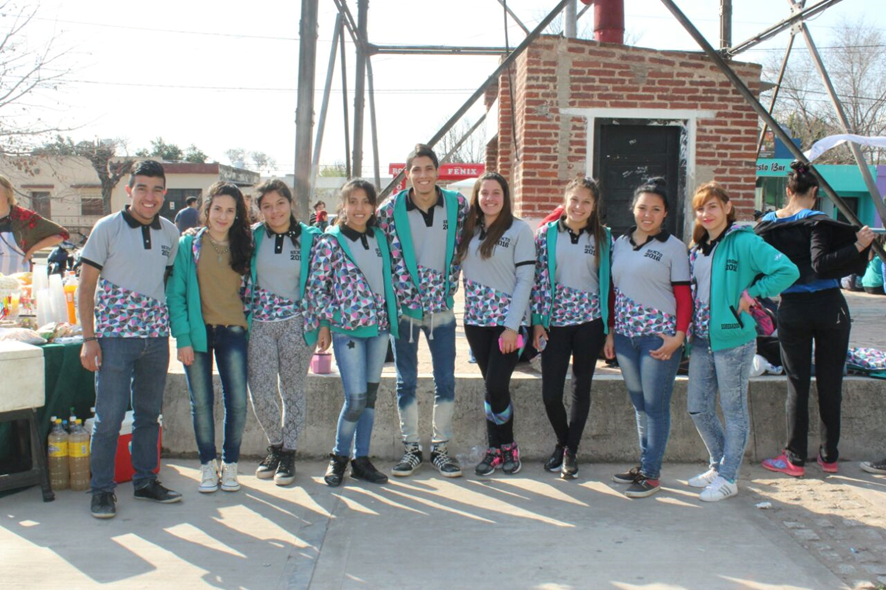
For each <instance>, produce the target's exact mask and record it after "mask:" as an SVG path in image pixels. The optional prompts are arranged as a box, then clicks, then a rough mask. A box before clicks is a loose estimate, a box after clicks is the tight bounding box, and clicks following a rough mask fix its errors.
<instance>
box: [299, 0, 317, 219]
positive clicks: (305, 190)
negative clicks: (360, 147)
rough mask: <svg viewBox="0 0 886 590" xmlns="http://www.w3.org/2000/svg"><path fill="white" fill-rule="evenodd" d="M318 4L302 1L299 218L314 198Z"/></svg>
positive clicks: (304, 216)
mask: <svg viewBox="0 0 886 590" xmlns="http://www.w3.org/2000/svg"><path fill="white" fill-rule="evenodd" d="M317 4H318V0H302V4H301V20H300V21H299V32H298V37H299V51H298V105H297V107H296V110H295V182H294V185H295V186H294V188H295V206H296V212H295V213H296V217H297V218H298V219H307V218H308V203H309V202H310V199H311V139H312V138H313V135H314V76H315V74H316V69H317V36H318V32H317V27H318V22H317V12H318V11H317Z"/></svg>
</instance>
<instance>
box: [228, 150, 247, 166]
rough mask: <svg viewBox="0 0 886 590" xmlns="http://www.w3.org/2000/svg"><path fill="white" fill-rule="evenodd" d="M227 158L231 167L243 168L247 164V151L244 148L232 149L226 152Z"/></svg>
mask: <svg viewBox="0 0 886 590" xmlns="http://www.w3.org/2000/svg"><path fill="white" fill-rule="evenodd" d="M225 157H226V158H227V159H228V162H230V163H231V166H242V165H243V163H244V162H246V150H244V149H243V148H231V149H229V150H225Z"/></svg>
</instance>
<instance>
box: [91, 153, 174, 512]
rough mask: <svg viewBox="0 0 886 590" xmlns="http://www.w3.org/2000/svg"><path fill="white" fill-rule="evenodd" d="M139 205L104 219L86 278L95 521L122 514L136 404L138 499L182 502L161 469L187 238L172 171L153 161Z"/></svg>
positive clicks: (141, 179) (136, 170)
mask: <svg viewBox="0 0 886 590" xmlns="http://www.w3.org/2000/svg"><path fill="white" fill-rule="evenodd" d="M126 194H127V195H129V201H130V203H129V205H127V206H126V208H125V209H124V210H123V211H119V212H117V213H114V214H112V215H108V216H107V217H103V218H101V219H100V220H99V221H98V223H96V224H95V227H94V228H93V230H92V233H91V234H90V236H89V240H88V241H87V242H86V246H85V247H84V248H83V255H82V260H83V268H82V269H81V272H80V303H79V305H80V321H81V322H82V324H83V346H82V348H81V350H80V362H81V363H82V364H83V367H84V368H85V369H86V370H88V371H94V372H95V425H94V427H93V431H92V452H91V455H90V468H91V469H92V483H91V486H92V502H91V506H90V510H91V512H92V516H94V517H95V518H113V517H114V516H115V515H116V514H117V508H116V503H117V497H116V496H115V495H114V488H115V486H116V484H115V483H114V461H115V457H116V455H117V439H118V437H119V435H120V426H121V424H122V423H123V418H124V416H125V414H126V410H127V409H128V408H129V406H130V404H132V410H133V413H134V414H135V421H134V422H133V425H132V466H133V468H134V469H135V475H134V476H133V477H132V488H133V490H134V496H135V498H136V499H137V500H151V501H154V502H160V503H163V504H169V503H173V502H178V501H180V500H181V494H179V493H178V492H174V491H172V490H170V489H167V488H166V487H164V486H163V485H162V484H161V483H160V482H159V481H158V480H157V476H156V474H155V473H154V472H155V470H156V469H157V468H158V457H157V440H158V437H159V434H160V425H159V423H158V417H159V416H160V409H161V407H162V405H163V390H164V388H165V385H166V372H167V369H168V368H169V313H168V310H167V307H166V288H165V281H166V277H167V276H168V274H169V272H171V270H172V266H173V262H174V260H175V257H176V254H177V252H178V240H179V234H178V230H177V229H176V228H175V226H174V225H173V224H172V223H171V222H170V221H168V220H167V219H165V218H164V217H162V216H161V215H160V211H161V210H162V208H163V201H164V197H165V195H166V174H165V172H164V170H163V166H162V165H160V164H159V163H158V162H154V161H152V160H143V161H141V162H138V163H136V164H135V165H134V166H133V167H132V171H131V172H130V176H129V183H128V184H127V185H126Z"/></svg>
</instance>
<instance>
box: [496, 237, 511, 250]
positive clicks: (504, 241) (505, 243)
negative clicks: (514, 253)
mask: <svg viewBox="0 0 886 590" xmlns="http://www.w3.org/2000/svg"><path fill="white" fill-rule="evenodd" d="M496 245H498V246H501V247H502V248H510V247H511V238H506V237H505V236H502V237H500V238H499V239H498V242H496Z"/></svg>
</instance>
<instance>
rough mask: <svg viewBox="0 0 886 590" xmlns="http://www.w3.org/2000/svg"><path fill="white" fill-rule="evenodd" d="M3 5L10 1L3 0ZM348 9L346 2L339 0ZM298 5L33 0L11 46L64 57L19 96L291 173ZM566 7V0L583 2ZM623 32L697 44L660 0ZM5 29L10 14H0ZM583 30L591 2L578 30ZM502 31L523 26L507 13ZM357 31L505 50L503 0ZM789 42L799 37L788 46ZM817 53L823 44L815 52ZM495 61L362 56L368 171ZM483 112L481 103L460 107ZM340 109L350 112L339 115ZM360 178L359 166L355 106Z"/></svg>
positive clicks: (534, 6) (328, 136)
mask: <svg viewBox="0 0 886 590" xmlns="http://www.w3.org/2000/svg"><path fill="white" fill-rule="evenodd" d="M13 2H15V0H13ZM347 2H348V4H349V6H350V7H351V10H352V12H353V13H354V15H355V17H356V0H347ZM677 4H678V6H679V7H680V8H681V10H682V11H683V12H684V13H685V14H687V16H689V17H690V18H691V19H692V20H693V22H695V24H696V26H697V27H699V29H700V30H701V32H702V33H703V34H704V35H705V36H706V37H707V39H708V40H709V41H711V42H712V44H713V45H715V46H716V45H718V38H719V2H717V1H716V0H677ZM879 4H880V2H870V1H869V0H844V1H843V2H840V3H838V4H837V5H835V6H834V7H833V8H831V9H829V10H826V11H825V12H824V13H823V14H822V15H820V16H819V17H817V18H816V19H814V20H812V21H810V22H809V27H810V29H811V31H812V34H813V36H814V38H815V39H816V42H817V43H818V45H819V46H821V47H823V48H826V47H828V46H830V45H832V44H834V43H835V42H836V41H835V40H834V39H833V31H834V27H835V26H836V25H837V24H838V23H839V21H840V20H841V19H847V20H850V21H854V20H858V19H864V20H865V21H867V22H868V23H871V24H873V25H874V26H877V27H879V28H883V29H886V14H884V11H883V10H878V9H876V8H875V5H877V6H879ZM300 5H301V3H300V2H297V1H296V2H293V1H290V2H283V1H280V0H260V1H257V2H253V3H248V4H247V3H245V2H242V1H238V2H233V1H230V0H215V1H212V2H206V1H202V0H189V1H177V2H172V1H170V0H151V2H120V1H119V0H117V1H110V0H78V1H76V2H72V1H70V0H43V1H42V2H40V3H39V5H37V4H29V3H27V2H19V3H18V6H26V7H27V6H36V7H37V9H38V11H37V15H36V18H35V19H34V20H33V21H32V22H31V23H30V24H29V25H28V27H27V28H26V29H25V30H24V31H23V35H24V38H23V39H22V42H23V43H25V44H26V45H27V46H28V47H33V48H38V47H41V46H43V45H44V44H45V43H46V42H47V41H49V40H50V39H52V40H53V47H54V48H55V50H57V51H64V52H66V54H65V55H64V56H62V57H61V58H60V60H59V61H57V62H56V63H55V64H54V65H53V67H54V68H59V69H60V70H67V71H66V72H65V73H63V75H62V76H61V77H60V80H59V86H58V90H57V91H54V92H51V93H43V94H41V95H40V96H38V97H34V98H33V99H32V100H31V101H30V103H29V104H30V108H29V112H28V113H27V114H26V115H25V116H27V117H40V118H41V120H42V121H52V122H57V123H58V125H59V126H60V127H64V128H68V129H70V131H69V132H68V133H67V135H70V136H71V137H73V138H74V139H75V140H82V139H90V140H91V139H95V138H100V139H103V138H121V139H124V140H125V141H126V145H127V148H128V150H129V152H130V153H134V152H135V151H136V150H138V149H140V148H144V147H148V146H149V144H150V141H151V140H152V139H154V138H156V137H158V136H160V137H162V138H163V139H164V140H165V141H166V142H169V143H175V144H177V145H179V146H181V147H182V148H185V147H187V146H189V145H191V144H194V145H196V146H197V147H198V148H200V149H202V150H203V151H204V152H205V153H207V154H208V155H209V156H210V159H211V160H216V161H219V162H222V163H228V160H227V158H226V157H225V155H224V153H225V151H226V150H228V149H231V148H243V149H246V150H248V151H253V150H254V151H262V152H266V153H268V154H269V155H271V156H272V157H273V158H274V159H275V160H276V163H277V170H276V173H277V174H286V173H292V172H293V169H294V161H295V106H296V89H297V87H298V51H299V42H298V31H299V18H300V10H301V8H300ZM555 5H556V2H555V1H554V0H547V1H531V0H510V1H509V2H508V6H509V7H510V8H511V9H512V10H513V11H514V12H515V13H516V14H517V16H518V17H519V18H520V19H521V20H522V21H523V22H524V23H525V24H526V25H527V26H528V27H529V28H530V29H532V28H533V27H534V25H535V23H537V22H538V21H540V20H541V19H542V18H543V17H544V16H545V14H546V13H547V12H548V11H549V10H550V9H551V8H552V7H553V6H555ZM734 5H735V6H734V8H733V40H734V41H735V42H736V43H738V42H739V41H743V40H745V39H747V38H750V37H752V36H754V35H756V34H757V33H759V32H760V31H762V30H763V29H765V28H767V27H768V26H770V25H772V24H775V23H777V22H778V21H780V20H782V19H784V18H786V17H787V16H789V14H790V11H789V3H788V0H784V1H779V0H736V1H735V2H734ZM582 6H583V5H582V4H579V9H581V8H582ZM335 15H336V8H335V4H334V3H333V2H332V0H320V19H319V20H320V23H319V40H318V45H317V53H318V57H317V79H316V88H317V92H316V95H315V121H316V116H317V115H318V114H319V109H320V99H321V97H322V89H323V84H324V81H325V78H326V69H327V62H328V58H329V52H330V46H331V39H332V29H333V24H334V21H335ZM625 20H626V29H627V34H628V37H629V38H630V39H632V40H634V44H635V45H639V46H643V47H653V48H657V49H683V50H693V51H694V50H698V46H697V45H696V44H695V43H694V41H693V40H692V39H691V38H690V37H689V35H688V34H687V33H686V32H685V31H684V30H683V29H682V27H680V25H679V24H678V23H677V22H676V21H675V20H674V19H673V17H672V16H671V15H670V13H669V12H668V11H667V10H666V9H665V7H664V6H663V5H662V3H661V2H660V1H659V0H625ZM0 26H2V27H4V28H8V26H9V22H8V18H2V19H0ZM583 29H584V30H586V31H588V30H590V31H592V29H593V9H591V10H590V11H588V13H587V14H586V15H585V16H584V17H583V18H582V20H581V21H580V22H579V31H580V32H581V31H582V30H583ZM507 33H508V41H509V44H510V45H511V46H516V45H517V44H519V42H520V41H521V40H522V38H523V36H524V33H523V31H522V30H521V29H520V28H519V27H518V26H517V25H516V24H514V23H513V21H509V27H508V31H507ZM369 39H370V41H371V42H373V43H376V44H378V45H385V44H398V45H409V44H416V45H482V46H503V45H504V44H505V27H504V18H503V10H502V6H501V5H500V4H499V3H498V2H497V1H496V0H446V1H444V2H439V1H438V2H432V1H430V0H372V1H371V2H370V4H369ZM786 43H787V33H783V34H781V35H780V36H778V37H776V38H775V39H773V40H771V41H768V42H766V43H765V44H762V45H760V46H758V48H755V49H754V50H751V51H748V52H746V53H744V54H742V57H741V58H740V59H742V60H743V61H754V62H758V63H760V62H763V61H764V60H765V59H766V56H767V55H769V54H771V53H772V52H775V53H776V54H778V55H780V54H781V53H782V51H783V48H784V46H785V44H786ZM795 45H796V46H802V44H795ZM823 51H826V49H824V50H823ZM346 53H347V70H348V76H349V80H348V90H349V92H350V96H349V103H350V104H351V105H352V104H353V88H354V77H353V74H354V64H355V54H354V46H353V45H352V44H351V42H350V40H349V39H348V42H347V46H346ZM497 63H498V58H497V57H490V56H482V57H468V56H455V57H442V56H441V57H438V56H391V55H377V56H375V57H373V58H372V67H373V71H374V82H375V89H376V108H377V117H378V135H379V153H380V162H381V169H382V175H384V174H385V173H386V171H387V168H388V164H390V163H395V162H402V161H403V160H404V159H405V156H406V154H407V153H408V152H409V150H410V149H411V146H413V145H414V144H415V143H416V142H419V141H426V140H427V139H429V138H430V137H431V136H432V135H433V134H434V133H435V132H436V131H437V129H439V128H440V127H441V126H442V124H443V123H444V122H445V121H446V120H447V119H448V118H449V117H450V116H451V115H452V114H453V113H454V112H455V111H456V110H457V109H458V108H459V107H461V105H462V104H463V103H464V102H465V101H466V100H467V98H468V97H469V96H470V95H471V94H472V93H473V92H474V91H475V90H476V89H477V88H478V87H479V86H480V85H481V84H482V83H483V82H484V81H485V80H486V78H487V77H488V76H489V74H490V73H491V72H492V71H493V70H494V68H495V67H496V65H497ZM339 67H340V66H337V67H336V72H335V78H334V80H335V82H334V84H333V92H332V95H331V98H330V109H329V115H328V119H327V124H326V132H325V134H324V138H323V148H322V151H321V158H320V162H321V164H322V165H333V164H336V163H340V162H344V160H345V142H344V118H343V94H342V91H341V88H342V86H341V70H340V69H339ZM482 112H483V107H482V99H481V100H480V101H479V102H478V104H477V105H475V106H474V107H473V109H472V110H471V112H470V113H469V118H471V119H472V120H476V118H477V117H478V116H480V114H482ZM351 119H352V120H353V114H351ZM364 135H365V138H366V141H365V145H364V153H365V155H364V169H363V174H364V175H365V176H368V175H370V174H371V171H372V146H371V143H370V140H369V137H370V134H369V111H368V108H367V111H366V127H365V134H364Z"/></svg>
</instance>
